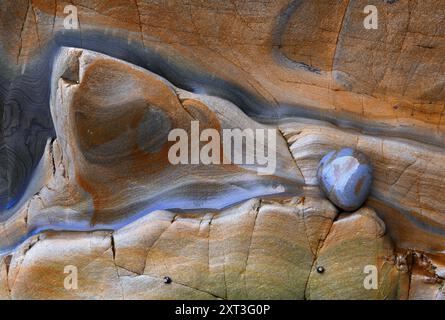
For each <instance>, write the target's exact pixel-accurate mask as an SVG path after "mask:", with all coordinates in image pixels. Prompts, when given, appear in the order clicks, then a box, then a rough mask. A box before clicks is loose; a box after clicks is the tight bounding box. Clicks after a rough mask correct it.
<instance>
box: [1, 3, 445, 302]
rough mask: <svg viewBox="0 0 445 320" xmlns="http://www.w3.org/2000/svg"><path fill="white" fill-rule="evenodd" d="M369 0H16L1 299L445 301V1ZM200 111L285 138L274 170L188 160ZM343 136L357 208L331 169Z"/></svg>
mask: <svg viewBox="0 0 445 320" xmlns="http://www.w3.org/2000/svg"><path fill="white" fill-rule="evenodd" d="M367 4H369V1H365V0H359V1H348V0H341V1H325V0H315V1H314V0H299V1H288V0H277V1H262V2H257V1H211V2H208V1H207V2H203V1H195V0H192V1H175V0H173V1H152V0H136V1H133V0H119V1H112V2H109V1H99V0H88V1H77V0H75V1H31V0H14V1H12V0H6V1H2V2H1V4H0V40H1V43H2V45H1V46H0V71H1V72H0V106H1V111H2V114H3V118H2V119H3V120H2V125H1V139H0V144H1V145H0V298H2V299H21V298H33V299H43V298H76V299H87V298H113V299H137V298H141V299H153V298H160V299H173V298H179V299H185V298H190V299H196V298H205V299H207V298H208V299H234V298H241V299H247V298H249V299H250V298H252V299H254V298H274V299H279V298H288V299H336V298H343V299H344V298H348V299H349V298H363V299H407V298H409V299H422V298H434V299H442V298H443V297H444V295H443V292H442V290H443V281H444V279H445V257H444V254H443V253H444V252H445V251H444V250H445V246H444V243H445V239H444V237H445V219H444V217H443V213H444V212H445V198H444V193H443V192H442V190H443V189H444V187H445V186H444V181H445V171H444V169H443V163H444V162H445V159H444V157H445V152H444V150H443V148H444V147H445V142H444V141H445V139H444V137H445V124H444V120H443V119H444V117H443V114H444V112H445V108H444V102H443V98H444V92H443V65H442V64H443V61H442V60H443V59H442V57H443V48H444V47H445V45H444V41H445V38H444V35H443V30H442V28H441V25H443V24H442V23H441V21H442V19H443V16H444V14H443V12H444V11H445V4H444V3H443V1H438V0H430V1H421V2H419V1H414V0H399V1H374V2H373V4H374V5H375V6H376V8H377V9H378V12H379V27H378V29H377V30H367V29H365V28H363V18H364V14H363V9H364V7H365V6H366V5H367ZM67 5H74V6H75V7H76V9H77V13H78V19H79V25H78V29H71V30H68V29H65V28H64V19H65V18H66V13H65V12H64V9H65V7H66V6H67ZM192 120H199V121H200V123H201V124H202V128H208V129H210V128H211V129H217V130H222V129H224V128H240V129H245V128H251V129H265V128H268V129H270V128H274V129H278V130H279V133H281V134H279V135H278V136H277V138H278V140H277V141H278V142H277V170H276V172H275V174H274V175H272V176H259V175H257V174H256V169H257V168H256V166H251V165H231V166H228V165H212V166H205V165H193V166H187V167H177V166H173V165H171V164H170V163H169V162H168V161H166V150H167V149H168V148H169V146H170V144H169V141H166V135H167V134H168V132H170V130H171V129H172V128H181V129H184V130H185V131H186V132H187V133H190V131H191V125H190V122H191V121H192ZM144 137H148V139H145V138H144ZM286 142H287V143H286ZM345 147H347V148H353V149H354V150H358V151H359V152H362V153H364V154H366V155H367V156H368V157H369V158H370V161H371V163H372V164H373V167H374V173H373V175H374V181H373V184H372V186H371V193H370V196H369V198H368V200H367V201H366V202H365V203H364V204H363V206H362V207H361V208H360V209H358V210H357V211H356V212H352V213H345V212H342V210H344V209H339V208H335V207H334V206H333V205H332V204H331V203H330V202H329V201H327V200H326V199H325V195H324V194H323V192H322V190H321V189H320V188H319V185H318V181H317V165H318V163H319V162H320V160H321V159H322V158H323V156H324V155H325V154H326V153H328V152H329V151H330V150H333V149H336V150H340V149H342V148H345ZM344 208H346V209H353V208H352V207H347V206H345V207H344ZM71 231H76V232H71ZM369 248H371V249H369ZM67 265H75V266H76V265H77V267H78V269H79V270H80V272H79V290H71V291H69V290H66V289H65V288H64V286H63V282H64V277H65V274H64V273H63V271H64V267H65V266H67ZM369 265H373V266H374V267H375V268H376V269H377V271H378V272H379V275H382V276H380V277H379V278H378V288H379V289H378V290H365V289H364V287H363V285H362V284H363V269H364V268H365V267H366V266H369ZM318 266H321V267H323V270H324V272H323V273H319V272H317V267H318ZM165 276H169V277H170V278H171V279H172V282H171V284H170V285H165V284H164V283H163V278H164V277H165Z"/></svg>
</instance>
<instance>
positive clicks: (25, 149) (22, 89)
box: [0, 31, 444, 220]
mask: <svg viewBox="0 0 445 320" xmlns="http://www.w3.org/2000/svg"><path fill="white" fill-rule="evenodd" d="M62 46H71V47H78V48H84V49H89V50H93V51H97V52H101V53H104V54H107V55H109V56H112V57H115V58H118V59H121V60H124V61H127V62H130V63H133V64H135V65H138V66H140V67H143V68H145V69H148V70H150V71H152V72H155V73H157V74H159V75H160V76H162V77H164V78H166V79H167V80H169V81H170V82H171V83H173V84H174V85H176V86H178V87H180V88H183V89H186V90H189V91H192V92H205V93H207V94H210V95H215V96H218V97H221V98H224V99H226V100H229V101H231V102H233V103H234V104H236V105H237V106H238V107H240V109H241V110H243V111H244V112H245V113H246V114H247V115H248V116H250V117H252V118H254V119H257V120H259V121H262V122H272V123H278V122H280V121H282V120H283V119H285V118H292V117H304V118H309V119H319V120H324V121H329V122H331V123H333V124H334V125H337V126H340V127H346V128H352V129H357V130H360V131H361V132H364V133H371V134H381V133H383V134H384V135H387V136H402V137H405V138H411V139H415V140H421V141H424V142H427V143H434V144H438V145H444V142H443V141H442V140H440V138H441V136H435V137H434V139H432V141H433V142H431V135H430V133H426V132H425V133H417V132H416V133H413V132H410V128H402V129H400V128H393V127H389V126H385V125H381V124H376V123H372V125H370V123H369V122H365V121H363V120H362V119H360V118H359V117H358V116H357V117H350V118H346V117H343V118H339V117H338V116H337V115H335V114H334V113H330V112H326V111H313V110H309V109H307V108H306V107H305V106H300V105H284V104H279V105H278V106H271V105H270V103H268V102H267V101H266V100H265V99H264V98H262V97H258V96H256V95H255V94H254V93H252V92H249V91H247V90H245V89H244V88H241V87H240V86H238V85H235V84H232V83H229V82H227V81H225V80H222V79H217V78H215V77H214V76H213V75H209V74H207V73H205V72H202V71H199V70H197V69H196V68H194V66H187V65H184V64H183V63H182V62H181V61H180V57H170V59H169V58H168V57H164V56H161V55H160V54H159V53H157V52H156V51H155V50H152V49H150V48H148V47H145V48H143V47H142V46H141V45H140V44H135V43H130V44H129V43H128V42H127V40H126V39H124V38H122V37H117V36H113V37H111V36H110V35H106V34H105V33H104V32H102V31H89V32H82V39H81V40H80V38H79V35H78V33H76V32H59V33H57V34H56V36H55V38H54V40H53V41H52V42H51V43H50V44H49V45H48V46H47V47H46V48H45V49H42V50H43V51H42V54H41V55H40V56H39V58H38V59H36V60H33V61H30V62H29V63H28V64H27V66H26V68H25V70H24V73H23V75H20V76H17V77H14V76H13V73H14V70H12V71H10V70H11V69H13V68H7V67H6V66H5V64H7V63H8V62H7V61H6V60H5V58H2V60H0V64H1V65H2V66H1V68H2V70H5V73H4V74H1V75H0V102H2V105H3V106H4V112H3V124H4V127H3V138H4V146H5V147H6V148H5V149H3V150H7V151H4V152H3V153H6V159H15V157H16V158H17V159H18V160H17V161H12V162H13V163H11V161H8V165H7V166H6V169H5V166H2V170H3V172H2V175H3V176H7V177H8V179H3V181H1V183H2V185H0V189H1V190H2V194H1V195H0V208H3V209H2V211H3V214H0V220H4V219H5V218H6V217H7V216H8V212H10V211H11V205H13V206H14V204H15V207H17V206H18V205H20V203H21V201H22V200H23V199H21V198H22V196H23V194H24V190H25V189H26V185H27V184H28V183H29V181H30V179H31V177H32V173H33V171H34V169H35V168H36V166H37V164H38V162H39V160H40V158H41V156H42V153H43V150H44V146H45V143H46V140H47V139H48V138H54V128H53V124H52V121H51V117H50V112H49V90H50V89H49V80H50V74H51V66H52V61H53V58H54V56H55V52H56V51H57V50H58V49H59V48H60V47H62ZM3 57H4V55H3ZM8 69H9V70H8ZM21 115H24V116H23V118H22V117H21ZM404 129H406V130H404ZM3 161H4V160H3ZM16 162H18V163H20V166H19V168H21V169H22V170H23V171H22V172H20V171H19V172H17V171H18V167H17V163H16ZM12 177H13V179H12ZM5 184H6V187H5ZM5 190H6V191H5ZM5 192H6V193H7V195H6V196H5ZM5 209H9V210H5ZM12 209H14V208H12Z"/></svg>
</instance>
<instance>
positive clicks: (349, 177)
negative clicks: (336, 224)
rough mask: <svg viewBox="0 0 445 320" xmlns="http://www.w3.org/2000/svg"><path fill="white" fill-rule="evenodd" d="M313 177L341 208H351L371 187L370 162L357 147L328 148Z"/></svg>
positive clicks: (365, 196) (358, 202)
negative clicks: (355, 148) (336, 149)
mask: <svg viewBox="0 0 445 320" xmlns="http://www.w3.org/2000/svg"><path fill="white" fill-rule="evenodd" d="M317 178H318V183H319V185H320V187H321V189H322V190H323V192H324V193H325V194H326V196H327V197H328V199H329V200H331V201H332V202H333V203H334V204H335V205H336V206H337V207H340V208H341V209H343V210H346V211H354V210H356V209H358V208H359V207H360V206H361V205H362V204H363V202H365V200H366V199H367V198H368V195H369V192H370V191H371V184H372V165H371V162H370V161H369V159H368V157H366V156H365V155H364V154H363V153H361V152H359V151H357V150H354V149H351V148H344V149H342V150H340V151H331V152H329V153H328V154H326V155H325V156H324V157H323V159H321V161H320V164H319V165H318V170H317Z"/></svg>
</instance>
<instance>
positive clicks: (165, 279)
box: [164, 277, 172, 284]
mask: <svg viewBox="0 0 445 320" xmlns="http://www.w3.org/2000/svg"><path fill="white" fill-rule="evenodd" d="M171 282H172V278H170V277H164V283H165V284H170V283H171Z"/></svg>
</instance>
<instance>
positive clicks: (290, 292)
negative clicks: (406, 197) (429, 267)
mask: <svg viewBox="0 0 445 320" xmlns="http://www.w3.org/2000/svg"><path fill="white" fill-rule="evenodd" d="M336 217H337V211H336V209H335V208H334V207H333V206H332V205H331V204H330V203H329V202H328V201H326V200H323V199H320V198H305V199H304V198H289V199H287V200H264V199H263V200H261V199H254V200H250V201H247V202H245V203H243V204H241V205H238V206H235V207H233V208H230V209H227V210H224V211H222V212H219V213H215V212H208V213H206V214H193V213H190V214H177V213H175V212H171V211H156V212H154V213H152V214H151V215H148V216H145V217H144V218H142V219H141V220H139V221H136V222H134V223H132V224H130V225H128V226H126V227H125V228H122V229H120V230H118V231H116V232H111V233H110V232H103V231H96V232H92V233H54V232H47V233H44V234H42V235H40V236H38V237H34V238H32V239H30V240H28V241H27V242H25V243H24V244H23V245H22V246H20V248H18V249H17V250H16V251H15V252H14V254H13V255H12V257H10V256H7V258H8V257H9V258H8V260H10V261H9V262H8V263H7V262H6V260H5V259H6V258H5V259H4V260H3V263H2V268H3V269H4V268H5V267H6V268H7V270H8V271H7V272H4V271H3V275H4V277H2V282H1V284H2V287H3V288H4V290H3V291H0V292H1V293H2V296H1V297H3V298H12V299H23V298H32V299H44V298H50V299H54V298H64V299H65V298H74V299H84V298H111V299H184V298H186V299H303V298H342V299H347V298H390V299H391V298H403V297H406V296H407V294H408V287H407V281H408V277H407V273H406V272H403V271H399V270H398V269H397V268H396V265H395V264H394V263H392V262H390V257H391V256H392V255H393V254H394V252H393V247H392V246H391V244H390V241H389V238H388V237H387V236H385V230H384V225H383V224H382V222H381V221H380V220H379V218H377V217H376V216H375V213H374V212H373V211H372V210H371V209H362V210H361V211H359V212H357V213H353V214H348V216H347V217H343V216H342V215H341V216H340V218H339V220H337V221H336V222H334V223H333V221H334V219H335V218H336ZM345 240H346V241H345ZM48 248H51V250H48ZM67 248H69V250H67ZM363 248H368V249H369V250H364V249H363ZM338 254H341V257H338V256H337V255H338ZM333 255H334V256H333ZM336 256H337V257H336ZM350 259H352V260H353V261H352V262H353V263H352V264H349V260H350ZM385 259H388V260H385ZM376 263H377V266H378V268H379V270H381V271H382V272H383V274H384V276H383V277H381V278H380V280H379V285H380V286H381V289H379V290H366V289H364V288H363V286H362V283H363V279H364V278H365V274H363V266H365V265H366V264H376ZM319 264H323V265H324V266H325V268H326V271H325V273H324V274H322V275H319V274H317V273H316V272H315V267H316V266H317V265H319ZM6 265H7V266H6ZM66 265H74V266H77V267H78V270H79V280H78V281H79V283H78V289H73V290H65V288H64V286H63V283H64V277H65V276H66V275H65V274H64V273H63V270H64V267H65V266H66ZM348 266H354V270H349V269H350V268H349V269H348ZM165 276H169V277H170V278H171V279H172V282H171V283H170V284H165V283H164V281H163V278H164V277H165ZM339 280H341V281H339ZM343 281H348V285H347V286H345V284H344V283H343ZM333 292H335V294H334V293H333Z"/></svg>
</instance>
